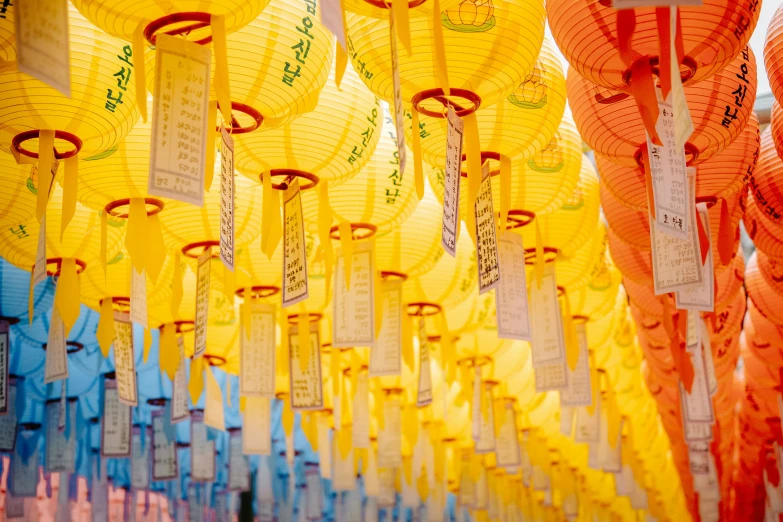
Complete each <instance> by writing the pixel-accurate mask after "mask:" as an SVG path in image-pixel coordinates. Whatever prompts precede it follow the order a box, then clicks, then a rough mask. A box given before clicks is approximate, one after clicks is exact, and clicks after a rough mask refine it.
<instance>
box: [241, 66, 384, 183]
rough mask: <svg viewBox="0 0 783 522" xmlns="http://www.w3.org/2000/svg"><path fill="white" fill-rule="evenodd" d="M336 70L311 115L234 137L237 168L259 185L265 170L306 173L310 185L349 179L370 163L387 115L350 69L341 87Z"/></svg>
mask: <svg viewBox="0 0 783 522" xmlns="http://www.w3.org/2000/svg"><path fill="white" fill-rule="evenodd" d="M334 74H335V68H334V66H332V70H331V72H330V73H329V79H328V80H327V83H326V86H325V87H324V89H323V90H322V91H321V94H320V97H319V99H318V105H317V106H316V107H315V109H313V110H312V111H310V112H308V113H307V114H304V115H302V116H300V117H299V118H297V119H296V120H294V121H293V122H290V123H287V124H285V125H282V126H280V127H278V128H275V129H269V130H264V129H261V130H260V131H259V132H253V133H250V134H243V135H240V136H237V137H236V138H235V147H236V148H235V158H234V159H235V165H236V168H237V170H238V171H239V172H241V173H243V174H244V175H245V176H248V177H249V178H251V179H253V180H256V182H258V179H259V176H260V175H261V174H262V173H264V172H271V173H272V178H273V179H275V178H277V179H276V180H275V182H276V184H277V182H278V181H282V180H281V179H280V177H285V176H289V175H296V176H299V177H302V173H305V174H306V175H307V176H309V177H312V178H313V179H311V180H310V181H308V179H309V178H308V179H300V181H299V182H300V184H301V186H302V187H305V186H307V185H309V184H311V183H312V182H313V181H314V179H320V180H323V181H328V182H329V183H330V184H331V183H332V182H340V181H344V180H346V179H348V178H350V177H351V176H353V175H355V174H356V173H358V172H359V171H360V170H361V169H362V167H364V165H366V164H367V162H368V161H369V160H370V157H371V156H372V153H373V151H374V150H375V146H376V144H377V143H378V139H379V138H380V132H381V126H382V124H383V113H382V112H381V108H380V106H379V104H378V101H377V99H376V98H375V97H374V96H373V95H372V94H370V93H369V92H368V91H367V89H366V88H365V87H364V85H363V84H362V83H361V81H359V78H358V76H357V75H356V73H354V72H353V71H352V70H351V69H350V68H348V69H346V71H345V76H344V77H343V79H342V82H341V84H340V88H339V89H338V88H337V86H336V84H335V78H334Z"/></svg>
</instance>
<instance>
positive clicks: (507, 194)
mask: <svg viewBox="0 0 783 522" xmlns="http://www.w3.org/2000/svg"><path fill="white" fill-rule="evenodd" d="M510 208H511V158H509V157H508V156H505V155H503V156H500V223H499V224H498V228H499V230H500V232H501V233H502V232H503V231H504V230H506V224H507V223H508V210H509V209H510Z"/></svg>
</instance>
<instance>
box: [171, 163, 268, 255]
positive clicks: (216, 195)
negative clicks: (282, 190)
mask: <svg viewBox="0 0 783 522" xmlns="http://www.w3.org/2000/svg"><path fill="white" fill-rule="evenodd" d="M219 176H220V159H219V158H218V160H217V161H216V162H215V177H216V179H219ZM234 191H235V199H234V248H235V249H236V248H239V247H242V246H244V245H247V244H248V243H250V242H251V241H252V240H253V239H255V238H256V237H258V235H259V234H260V233H261V212H260V208H261V187H260V186H259V185H258V183H256V182H253V181H251V180H249V179H247V178H245V177H243V176H237V175H235V176H234ZM160 224H161V229H162V232H163V240H164V242H165V244H166V247H167V248H168V249H169V250H170V251H172V252H173V251H176V250H181V251H182V253H183V254H185V255H186V256H188V257H190V258H192V259H196V258H198V256H199V255H200V254H201V252H202V251H203V249H204V248H216V247H218V246H220V191H219V190H216V189H215V190H212V191H210V192H207V193H205V194H204V206H203V207H201V208H199V207H196V206H194V205H178V206H175V207H174V208H170V209H167V211H166V212H164V213H162V214H161V219H160ZM215 254H217V250H215Z"/></svg>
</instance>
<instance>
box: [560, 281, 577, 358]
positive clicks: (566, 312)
mask: <svg viewBox="0 0 783 522" xmlns="http://www.w3.org/2000/svg"><path fill="white" fill-rule="evenodd" d="M563 329H564V330H565V331H564V332H563V333H564V337H565V339H564V340H565V343H566V361H567V362H568V367H569V368H571V371H574V370H576V364H577V362H578V361H579V342H578V341H577V339H576V331H575V330H574V320H573V317H571V300H570V299H569V298H568V292H564V293H563Z"/></svg>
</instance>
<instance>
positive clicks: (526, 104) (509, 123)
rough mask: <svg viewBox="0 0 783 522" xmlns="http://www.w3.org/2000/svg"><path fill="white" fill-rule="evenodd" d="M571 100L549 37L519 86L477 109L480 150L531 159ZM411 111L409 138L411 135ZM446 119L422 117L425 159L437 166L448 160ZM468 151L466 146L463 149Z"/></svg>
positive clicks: (543, 144) (420, 123)
mask: <svg viewBox="0 0 783 522" xmlns="http://www.w3.org/2000/svg"><path fill="white" fill-rule="evenodd" d="M565 105H566V90H565V75H564V73H563V68H562V66H561V65H560V62H559V61H558V59H557V57H556V56H555V54H554V44H552V43H551V42H550V41H549V40H548V39H544V45H543V46H542V48H541V52H540V54H539V55H538V59H537V60H536V63H535V66H534V67H533V69H532V70H531V71H530V72H529V73H528V74H527V76H526V77H525V78H524V79H523V80H522V81H521V82H520V84H519V85H518V86H517V88H516V89H515V90H514V91H513V92H511V93H510V94H509V95H508V96H507V97H505V98H504V99H502V100H500V101H498V102H497V103H496V104H494V105H491V106H488V107H482V109H481V110H480V111H478V112H476V120H477V123H478V130H479V138H480V143H481V151H482V152H483V153H485V154H499V155H502V156H507V157H509V158H512V159H513V160H514V161H518V160H528V159H530V158H531V157H532V156H533V154H535V153H536V152H538V151H540V150H541V149H543V148H544V147H545V146H546V145H547V144H548V143H549V141H550V140H551V139H552V137H553V136H554V134H555V132H556V131H557V129H558V125H559V123H560V121H561V119H562V118H563V111H564V110H565ZM410 121H411V120H410V113H408V123H407V125H406V128H405V131H406V139H408V140H411V139H412V136H411V132H412V126H411V124H410ZM447 132H448V124H447V121H446V120H445V119H443V118H433V117H430V116H427V115H424V114H422V115H420V116H419V136H420V138H421V152H422V157H423V159H424V160H425V161H426V162H427V163H429V164H431V165H434V166H436V167H443V166H444V165H445V164H446V141H447V139H446V133H447ZM463 151H464V148H463Z"/></svg>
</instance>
